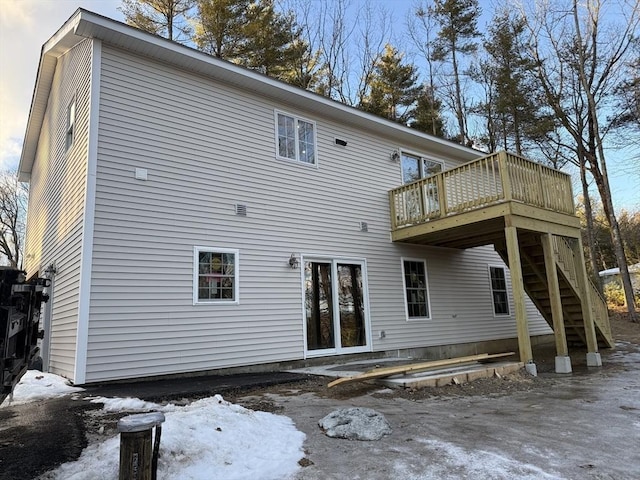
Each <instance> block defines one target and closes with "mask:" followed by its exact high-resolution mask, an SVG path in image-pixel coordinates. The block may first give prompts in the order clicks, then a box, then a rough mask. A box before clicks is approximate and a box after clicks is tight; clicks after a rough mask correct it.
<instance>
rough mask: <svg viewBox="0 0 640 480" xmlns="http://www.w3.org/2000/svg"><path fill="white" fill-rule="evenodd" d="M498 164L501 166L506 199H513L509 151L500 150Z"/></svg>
mask: <svg viewBox="0 0 640 480" xmlns="http://www.w3.org/2000/svg"><path fill="white" fill-rule="evenodd" d="M498 165H499V166H500V180H501V181H502V192H503V195H504V199H505V200H507V201H509V200H511V178H510V177H509V166H508V165H507V152H505V151H504V150H503V151H501V152H498Z"/></svg>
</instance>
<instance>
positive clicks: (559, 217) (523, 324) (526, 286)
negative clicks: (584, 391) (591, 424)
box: [389, 152, 614, 362]
mask: <svg viewBox="0 0 640 480" xmlns="http://www.w3.org/2000/svg"><path fill="white" fill-rule="evenodd" d="M389 208H390V220H391V238H392V240H393V241H394V242H404V243H411V244H418V245H431V246H438V247H447V248H458V249H466V248H473V247H478V246H482V245H493V246H494V248H495V250H496V251H497V252H498V254H500V256H501V257H502V259H503V260H504V261H505V263H506V264H507V265H508V266H509V267H513V269H515V275H514V272H513V271H512V288H513V295H514V303H515V305H516V308H515V310H516V312H515V313H516V315H515V316H516V324H517V327H518V339H519V347H521V348H520V350H521V360H522V361H525V362H527V361H529V360H530V358H529V357H530V354H531V352H530V348H531V347H530V341H529V339H528V338H526V336H527V333H528V332H527V321H526V313H525V306H524V302H525V292H526V294H528V296H529V297H530V298H531V300H532V301H533V302H534V304H535V305H536V306H537V308H538V310H539V311H540V313H541V314H542V316H543V317H544V318H545V320H546V321H547V322H548V323H549V325H551V327H552V328H554V321H553V314H552V310H553V306H555V305H557V308H556V325H557V327H555V330H557V331H555V334H556V345H557V346H558V351H559V352H560V351H562V352H563V353H559V355H566V353H564V352H565V350H566V348H567V345H586V346H587V348H588V350H589V352H593V353H595V352H596V351H597V346H598V345H599V346H601V347H609V348H612V347H613V346H614V340H613V337H612V335H611V328H610V325H609V318H608V312H607V307H606V303H605V302H604V300H603V299H602V297H601V296H600V294H599V292H598V290H597V289H596V288H595V287H594V286H593V284H592V283H591V282H590V281H589V280H588V278H587V274H586V269H585V265H584V258H583V256H582V240H581V231H580V222H579V220H578V218H577V217H576V215H575V206H574V204H573V193H572V188H571V177H570V176H569V175H567V174H565V173H563V172H560V171H558V170H554V169H552V168H549V167H547V166H544V165H541V164H539V163H536V162H531V161H529V160H527V159H525V158H522V157H519V156H517V155H513V154H510V153H507V152H498V153H494V154H490V155H487V156H485V157H482V158H478V159H477V160H474V161H472V162H468V163H466V164H463V165H461V166H458V167H455V168H452V169H450V170H445V171H442V172H439V173H437V174H435V175H432V176H430V177H426V178H422V179H419V180H416V181H415V182H411V183H408V184H405V185H402V186H401V187H398V188H395V189H393V190H391V191H390V192H389ZM545 250H546V253H547V255H546V258H547V263H549V265H550V267H549V269H547V268H546V264H545ZM508 252H511V255H513V257H514V258H513V261H512V262H510V261H509V254H508ZM517 257H520V258H519V261H518V258H517ZM551 264H553V265H551ZM553 273H555V275H553ZM520 275H521V276H522V283H521V284H520V282H517V283H513V280H514V278H518V277H519V276H520ZM548 275H549V277H548ZM547 278H549V279H550V280H548V279H547ZM556 279H557V283H558V287H559V289H558V290H559V291H558V290H556V288H555V283H556ZM550 281H551V282H552V283H554V285H549V282H550ZM556 292H558V293H556ZM558 298H559V299H560V301H559V302H558V301H557V299H558ZM589 310H590V311H591V314H586V312H589ZM585 317H586V318H585ZM591 320H593V326H594V329H593V330H591ZM563 325H564V326H563ZM563 330H564V333H563ZM594 330H595V336H594ZM596 343H597V344H598V345H596ZM590 344H591V345H590ZM563 345H564V346H563Z"/></svg>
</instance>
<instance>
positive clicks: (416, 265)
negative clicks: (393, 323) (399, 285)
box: [402, 260, 431, 320]
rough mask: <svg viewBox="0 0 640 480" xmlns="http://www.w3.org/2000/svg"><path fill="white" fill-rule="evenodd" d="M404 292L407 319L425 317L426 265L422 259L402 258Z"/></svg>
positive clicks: (426, 306) (427, 307) (427, 310)
mask: <svg viewBox="0 0 640 480" xmlns="http://www.w3.org/2000/svg"><path fill="white" fill-rule="evenodd" d="M402 273H403V280H404V293H405V301H406V307H407V317H408V319H409V320H416V319H421V318H422V319H426V318H429V317H430V316H431V315H430V314H429V290H428V287H427V266H426V262H425V261H424V260H403V262H402Z"/></svg>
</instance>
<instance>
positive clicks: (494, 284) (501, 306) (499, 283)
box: [489, 266, 509, 315]
mask: <svg viewBox="0 0 640 480" xmlns="http://www.w3.org/2000/svg"><path fill="white" fill-rule="evenodd" d="M489 275H490V277H491V296H492V297H493V313H494V314H495V315H509V297H508V295H507V278H506V275H505V272H504V268H502V267H491V266H490V267H489Z"/></svg>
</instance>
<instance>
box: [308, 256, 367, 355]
mask: <svg viewBox="0 0 640 480" xmlns="http://www.w3.org/2000/svg"><path fill="white" fill-rule="evenodd" d="M363 275H364V263H363V262H353V261H337V260H308V261H305V262H304V286H305V317H306V318H305V320H306V347H307V352H308V353H310V354H312V355H313V354H333V353H355V352H359V351H368V350H369V348H368V335H367V328H368V319H367V317H366V315H367V313H366V312H367V308H366V292H365V286H364V276H363Z"/></svg>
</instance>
